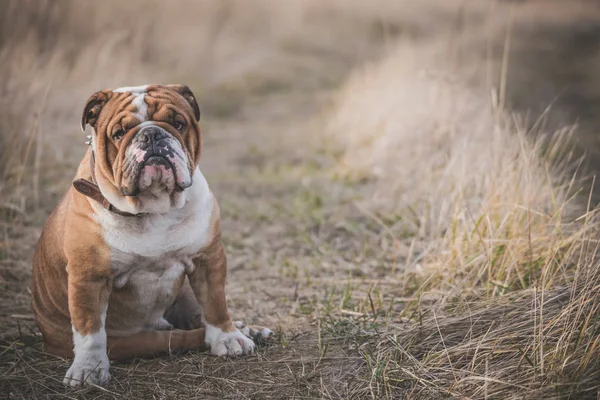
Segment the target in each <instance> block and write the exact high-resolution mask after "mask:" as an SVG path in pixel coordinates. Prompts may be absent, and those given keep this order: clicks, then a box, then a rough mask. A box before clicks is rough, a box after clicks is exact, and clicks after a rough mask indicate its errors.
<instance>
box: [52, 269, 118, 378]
mask: <svg viewBox="0 0 600 400" xmlns="http://www.w3.org/2000/svg"><path fill="white" fill-rule="evenodd" d="M102 271H103V269H101V268H97V266H94V265H90V264H89V261H87V262H85V261H77V262H71V261H69V263H68V265H67V273H68V275H69V279H68V297H69V314H70V316H71V325H72V329H73V345H74V353H75V358H74V360H73V363H72V364H71V367H70V368H69V370H68V371H67V374H66V375H65V379H64V380H63V383H65V384H67V385H71V386H80V385H82V384H83V383H93V384H97V385H102V384H104V383H106V382H107V381H108V379H109V377H110V374H109V368H110V363H109V361H108V356H107V353H106V330H105V320H106V310H107V307H108V297H109V294H110V284H111V278H110V274H108V273H103V272H102Z"/></svg>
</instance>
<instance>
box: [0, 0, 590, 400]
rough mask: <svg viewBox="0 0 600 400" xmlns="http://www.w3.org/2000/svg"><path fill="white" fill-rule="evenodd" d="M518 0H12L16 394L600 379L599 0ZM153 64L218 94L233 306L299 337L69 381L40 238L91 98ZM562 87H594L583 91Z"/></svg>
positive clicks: (8, 274) (6, 321)
mask: <svg viewBox="0 0 600 400" xmlns="http://www.w3.org/2000/svg"><path fill="white" fill-rule="evenodd" d="M511 3H512V2H496V1H485V2H484V1H476V0H456V1H455V0H448V1H446V0H444V1H441V0H426V1H420V2H408V1H406V2H405V1H394V0H379V1H375V2H365V1H360V0H330V1H327V2H324V1H319V0H294V1H286V2H285V6H282V4H283V2H281V1H277V0H228V1H224V0H206V1H202V2H199V1H193V0H181V1H179V2H177V6H173V5H172V4H171V3H169V4H166V3H165V2H163V1H158V0H133V1H126V2H124V1H113V0H111V1H107V2H103V3H102V5H99V3H98V2H84V1H77V0H61V1H60V2H58V1H44V0H26V1H23V0H8V1H7V2H6V7H4V8H3V9H2V10H0V68H1V69H2V74H0V89H1V90H2V92H3V93H4V94H5V96H4V97H3V99H2V100H0V234H1V238H0V240H1V241H0V302H1V304H2V306H1V307H0V323H1V325H2V328H1V329H0V375H1V376H0V393H2V394H6V393H8V396H10V397H11V398H44V397H46V398H60V397H73V396H75V397H77V396H85V397H86V398H88V397H89V398H118V397H130V398H131V397H134V398H135V397H140V398H151V397H155V398H177V397H178V396H179V397H181V398H194V397H197V398H211V396H212V397H214V398H257V397H260V398H319V397H321V398H382V397H383V398H385V397H387V398H402V397H407V398H436V399H437V398H444V397H448V398H482V399H484V398H498V399H508V398H533V397H535V398H557V399H558V398H569V397H570V398H577V399H579V398H593V397H594V396H595V394H596V391H597V389H598V384H597V382H598V379H599V378H600V377H599V376H598V373H599V370H598V365H597V362H596V361H595V360H596V358H597V357H598V353H599V351H598V350H599V349H598V344H597V334H598V328H597V322H596V321H597V315H598V302H597V296H596V294H597V292H598V289H599V286H600V274H598V273H597V272H596V271H597V270H598V268H597V264H598V260H597V257H596V241H597V236H596V233H595V231H596V226H597V221H596V220H597V218H596V212H595V210H594V207H593V203H590V202H588V193H589V192H588V191H587V189H582V188H587V187H588V186H589V185H588V184H589V182H587V181H585V180H584V179H583V178H584V175H583V171H582V170H581V169H580V168H579V165H580V160H581V158H580V156H581V153H580V152H577V151H574V149H575V147H576V141H574V140H572V139H573V138H578V137H579V136H578V135H580V134H579V133H578V132H581V130H579V131H578V130H575V129H574V128H572V127H571V125H572V122H573V118H572V117H573V116H575V115H579V114H577V113H578V112H579V110H580V107H579V106H581V107H584V106H588V107H592V106H593V105H594V104H595V103H594V101H593V97H594V96H596V95H597V93H600V90H598V89H597V88H595V86H594V85H593V84H592V83H593V79H592V78H593V77H594V76H595V74H596V69H595V68H592V67H590V66H594V65H597V61H598V60H600V57H598V56H597V54H596V53H594V52H593V51H592V50H591V49H592V44H593V43H592V42H593V40H592V39H589V37H591V36H593V32H595V30H594V29H596V27H597V26H598V25H600V23H598V20H599V19H598V18H597V15H598V14H597V12H596V11H597V6H596V5H595V4H594V3H593V2H586V1H578V2H576V3H570V4H569V6H565V3H561V2H560V1H547V2H544V5H543V6H540V4H541V3H539V2H538V1H528V2H525V3H523V4H521V3H519V4H518V5H515V6H514V7H515V8H512V9H511V6H510V4H511ZM515 4H516V3H515ZM509 27H510V29H509ZM571 30H574V31H576V34H573V35H574V36H570V35H571V34H570V33H569V32H570V31H571ZM588 31H589V32H588ZM507 32H509V33H510V35H507ZM586 35H587V36H586ZM590 35H591V36H590ZM572 37H575V38H576V40H577V43H578V44H580V51H579V52H577V50H576V49H574V47H577V48H579V47H578V46H574V45H573V43H572ZM555 38H558V39H560V40H554V39H555ZM578 38H584V39H585V38H588V39H589V40H588V39H586V40H583V39H581V40H579V39H578ZM588 42H589V43H588ZM556 43H560V46H559V45H555V44H556ZM590 43H591V44H590ZM584 53H585V55H584V56H583V55H582V54H584ZM557 54H559V56H557ZM382 55H384V56H383V57H381V56H382ZM539 55H542V56H543V57H546V58H547V59H548V61H546V62H545V64H544V65H543V67H544V68H541V67H540V66H539V65H538V64H535V63H533V62H534V61H535V60H536V57H538V56H539ZM544 59H545V58H544ZM559 59H564V60H569V61H571V60H577V62H558V60H559ZM532 65H533V66H532ZM592 70H593V71H592ZM350 71H353V73H352V74H351V75H350V77H349V78H348V79H346V77H347V75H348V74H349V72H350ZM148 82H186V83H188V84H190V85H191V86H192V87H193V88H194V90H195V92H196V94H197V96H198V97H199V99H200V103H201V106H202V110H203V119H204V121H203V124H204V125H203V128H204V131H205V140H206V142H207V143H206V148H207V152H206V155H205V159H204V160H203V164H202V165H203V169H204V171H205V174H206V175H207V176H208V177H209V178H210V179H209V180H210V181H211V186H212V187H213V188H214V189H215V190H216V193H217V195H218V197H219V198H220V203H221V207H222V209H223V215H224V221H223V222H224V230H225V234H224V237H225V242H226V246H227V252H228V255H229V264H230V271H231V273H230V276H231V278H230V279H231V280H230V283H229V301H230V307H231V310H232V313H233V314H234V315H239V316H241V317H242V318H246V319H250V320H249V321H248V322H255V323H265V324H270V325H273V326H275V327H278V328H279V331H280V332H281V334H280V337H279V340H278V342H277V343H276V344H275V345H274V346H272V347H268V348H261V350H260V353H259V355H258V356H256V357H251V358H248V359H244V360H237V361H227V360H217V359H212V358H209V357H206V356H205V355H201V354H197V353H194V352H192V353H188V354H186V355H180V356H169V357H162V358H157V359H153V360H135V361H132V362H129V363H118V364H115V365H114V366H113V367H112V372H113V380H112V382H111V383H110V385H109V386H108V387H107V388H106V390H100V389H93V388H91V389H82V390H81V391H78V392H73V391H69V389H66V388H64V387H63V386H62V384H61V383H60V376H61V374H62V373H63V372H64V370H65V369H66V368H67V366H68V362H67V361H65V360H60V359H56V358H53V357H49V356H47V355H45V354H43V352H42V351H41V347H40V342H39V336H38V335H37V333H36V330H35V327H34V325H33V324H32V322H31V312H30V308H29V294H28V292H27V287H28V284H29V277H30V276H29V269H30V261H29V260H30V257H31V253H32V248H33V245H34V243H35V240H36V239H37V235H39V231H40V228H41V226H42V225H43V222H44V219H45V217H46V215H47V213H48V212H49V211H50V210H51V209H52V207H53V206H54V205H55V204H56V202H57V201H58V197H59V196H60V195H61V194H62V193H63V192H64V189H65V188H66V187H67V186H68V185H69V182H70V178H71V176H72V173H73V171H74V168H75V165H76V164H77V163H78V162H79V160H80V158H81V155H82V154H83V151H84V150H85V148H84V146H83V144H80V143H82V138H83V135H82V134H81V133H80V132H79V129H78V120H79V117H80V115H79V112H80V108H81V106H82V104H83V103H84V102H85V100H86V99H87V97H88V96H89V95H90V93H92V92H93V91H95V90H98V89H101V88H105V87H118V86H122V85H135V84H144V83H148ZM342 83H343V85H342ZM340 85H342V87H341V88H340V89H338V87H339V86H340ZM565 85H571V86H575V89H576V90H575V94H581V95H582V97H584V98H585V99H587V98H590V99H592V100H589V101H587V100H585V99H584V100H582V99H578V100H577V101H568V104H561V103H564V102H563V101H562V100H561V99H559V100H556V98H555V97H556V95H557V94H560V93H561V91H562V90H564V86H565ZM571 86H569V87H571ZM525 88H526V90H525ZM492 89H493V90H492ZM331 98H333V107H329V108H328V107H325V105H327V104H328V101H329V100H330V99H331ZM568 99H571V100H572V98H568ZM549 103H552V104H553V105H554V106H555V107H554V108H549V109H547V110H546V111H545V112H543V115H542V116H541V117H540V118H537V115H539V114H540V112H539V110H545V108H546V107H547V106H548V104H549ZM559 106H560V107H559ZM529 109H534V110H538V111H537V114H535V113H533V114H531V115H533V116H534V117H531V115H529V116H527V115H526V113H521V111H527V110H529ZM323 110H325V111H324V112H323ZM513 111H519V112H520V113H518V114H516V113H513ZM319 113H320V114H319ZM317 115H319V116H320V117H324V121H323V118H314V117H315V116H317ZM523 115H525V116H523ZM586 122H587V123H588V127H589V126H593V125H594V121H592V120H590V119H588V120H587V121H581V125H582V126H584V127H585V126H586V125H585V124H586ZM556 127H558V129H556ZM315 132H317V133H319V134H315ZM590 137H591V136H590ZM584 142H585V143H587V144H590V143H595V142H594V141H593V140H592V139H589V137H587V136H586V137H584ZM73 143H76V145H73ZM599 148H600V147H599ZM208 149H210V151H208ZM590 150H591V152H592V153H593V152H594V151H596V150H595V149H594V148H591V149H590ZM574 171H576V174H575V175H574ZM331 172H333V175H334V176H333V179H332V177H331ZM0 397H1V396H0Z"/></svg>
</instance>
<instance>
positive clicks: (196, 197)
mask: <svg viewBox="0 0 600 400" xmlns="http://www.w3.org/2000/svg"><path fill="white" fill-rule="evenodd" d="M188 191H189V192H188V193H187V198H186V203H185V205H184V206H183V207H182V208H180V209H174V210H171V211H169V212H168V213H165V214H152V215H143V216H139V217H138V216H120V215H115V214H114V213H110V212H109V211H106V210H104V209H103V208H96V209H95V211H96V214H95V218H96V220H97V221H98V222H99V223H100V225H101V226H102V228H103V230H104V232H103V233H104V240H105V241H106V243H107V245H108V246H109V247H110V249H111V257H112V269H113V277H114V286H115V287H117V288H120V287H123V286H125V284H127V283H128V282H130V283H131V284H135V285H136V286H138V285H139V286H142V287H144V289H148V291H150V292H151V291H152V288H155V287H156V285H157V284H161V285H166V286H171V284H172V282H173V281H176V280H178V279H180V277H181V275H182V274H183V273H184V272H185V270H187V269H189V268H191V267H192V266H191V258H192V257H193V256H194V255H196V254H197V253H198V252H199V251H200V249H202V248H203V247H205V246H206V245H207V244H208V243H209V241H210V240H211V239H212V238H211V237H210V235H211V229H212V227H211V216H212V213H213V207H214V203H213V195H212V193H211V192H210V190H209V188H208V184H207V183H206V180H205V179H204V176H203V175H202V174H201V173H200V172H199V170H197V171H196V173H195V174H194V184H193V185H192V187H190V188H189V189H188ZM157 282H158V283H157Z"/></svg>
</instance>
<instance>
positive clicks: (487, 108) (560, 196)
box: [325, 20, 600, 399]
mask: <svg viewBox="0 0 600 400" xmlns="http://www.w3.org/2000/svg"><path fill="white" fill-rule="evenodd" d="M512 22H513V23H518V20H516V21H512ZM508 32H509V34H508V35H507V36H505V42H504V43H505V45H506V46H510V36H509V35H510V30H509V31H508ZM497 39H498V38H497V36H494V40H496V41H497ZM459 42H460V40H458V39H457V41H456V43H454V44H453V46H450V47H445V46H444V47H440V46H439V44H438V43H434V45H433V46H432V45H430V46H422V45H421V46H416V45H415V44H414V43H413V42H407V41H401V42H400V44H399V46H398V48H397V49H395V50H393V51H392V52H391V54H390V55H389V56H387V57H385V58H384V59H383V60H381V61H379V62H376V63H374V64H372V65H369V66H367V67H365V68H362V69H361V70H359V71H357V73H355V74H354V75H353V76H352V77H351V78H350V80H349V81H348V83H347V84H346V85H345V87H344V88H343V89H342V91H341V92H340V94H339V96H338V97H337V98H336V104H335V107H334V111H333V113H332V114H331V115H330V116H328V117H327V118H326V120H327V127H326V129H325V139H326V144H327V149H328V152H329V153H330V154H331V155H332V156H333V172H334V173H335V175H336V176H338V178H343V179H347V180H350V181H351V182H357V181H360V180H367V181H371V182H373V186H372V191H371V192H370V193H369V195H368V196H364V197H363V198H362V199H360V200H359V203H358V204H359V205H360V207H361V208H362V209H364V210H366V211H365V212H366V213H367V214H368V215H371V216H372V218H374V219H375V220H376V221H378V223H380V224H381V226H382V227H383V229H385V230H386V231H387V233H388V235H389V237H390V239H391V240H392V242H395V243H396V245H395V246H393V248H394V249H395V252H396V254H397V255H398V256H399V257H400V258H401V259H403V261H405V262H403V263H402V264H401V265H400V266H398V269H399V271H398V272H397V273H396V274H397V275H396V276H399V277H400V282H399V284H400V285H401V287H400V289H399V292H400V293H402V295H404V296H410V297H413V298H414V299H412V300H408V301H407V303H406V307H405V308H404V310H403V311H402V313H401V315H402V316H403V317H406V318H407V319H408V320H409V321H417V322H419V323H418V324H416V325H413V326H409V327H408V328H403V329H396V330H395V329H391V332H388V333H386V334H384V335H383V337H382V338H381V339H379V341H376V343H377V344H376V347H375V349H371V350H370V351H365V357H366V359H367V360H368V365H369V366H370V371H371V372H372V374H371V376H372V383H373V385H374V387H375V389H374V391H373V393H374V394H375V395H376V396H386V397H391V393H392V389H393V388H394V387H397V386H404V385H406V382H407V380H409V381H410V380H414V382H413V383H414V385H415V386H413V389H412V390H411V392H410V395H409V397H411V398H412V397H415V398H421V397H424V398H440V397H445V396H456V397H458V398H499V399H500V398H501V399H508V398H564V397H572V398H583V397H585V396H595V394H596V391H597V389H598V388H597V378H598V374H599V372H600V371H599V369H598V366H597V363H596V362H595V361H594V360H595V359H596V358H597V356H598V351H599V350H600V348H599V347H598V343H597V337H596V335H597V332H598V328H597V323H596V319H597V312H598V302H597V296H596V295H595V293H596V291H597V289H598V286H597V285H598V276H599V274H598V272H597V267H596V264H597V258H596V242H597V235H596V233H595V230H596V228H595V227H596V220H597V218H596V217H595V214H596V212H595V210H592V209H590V203H589V202H587V207H586V201H588V200H589V199H591V195H590V197H589V198H588V195H586V194H584V195H583V196H577V195H578V194H581V191H582V187H583V186H582V183H583V181H582V180H581V178H580V177H579V176H577V175H575V176H574V175H572V171H573V170H577V168H576V166H577V165H579V161H578V160H577V159H573V150H574V147H573V142H572V140H571V139H572V130H573V129H572V128H571V127H566V128H564V129H561V130H558V131H555V132H550V133H549V134H548V133H545V132H544V130H545V129H547V128H546V125H545V122H546V118H547V115H541V116H540V117H539V118H537V119H534V121H529V122H528V123H524V122H523V121H522V119H521V118H519V117H517V116H513V115H511V114H510V113H509V112H506V111H505V110H504V106H505V105H506V83H507V82H506V79H507V76H508V75H510V73H509V71H508V70H507V63H505V62H503V60H505V58H506V57H508V53H509V51H506V52H503V53H502V58H500V59H499V60H498V59H496V58H494V56H493V54H492V53H488V55H489V56H490V57H491V58H490V59H489V60H487V59H479V60H478V62H466V63H465V61H473V60H476V59H477V58H476V57H474V56H473V54H472V53H473V52H474V51H473V50H471V51H468V50H465V47H464V46H463V45H462V44H461V43H459ZM466 43H468V45H469V46H472V45H473V43H474V42H473V39H472V38H471V37H469V38H467V40H466ZM460 52H464V54H463V55H462V57H459V58H453V57H450V58H449V57H448V54H449V53H450V54H454V53H460ZM490 65H491V66H492V67H491V68H490ZM495 70H498V71H499V72H500V73H502V76H500V77H499V78H497V77H495V76H489V74H490V73H493V72H494V71H495ZM495 82H499V87H494V86H493V85H494V83H495ZM486 83H487V85H486ZM508 84H509V85H510V84H511V82H508ZM490 94H491V96H490ZM365 110H369V112H365ZM549 112H550V113H551V112H552V111H549ZM565 123H566V121H565ZM574 166H575V168H574ZM578 172H579V174H581V171H578ZM388 247H389V246H388ZM373 314H376V313H375V310H374V312H373Z"/></svg>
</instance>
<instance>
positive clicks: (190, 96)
mask: <svg viewBox="0 0 600 400" xmlns="http://www.w3.org/2000/svg"><path fill="white" fill-rule="evenodd" d="M167 87H168V88H169V89H172V90H174V91H176V92H177V93H179V94H180V95H181V96H182V97H183V98H184V99H185V100H186V101H187V102H188V103H189V105H190V106H191V107H192V110H194V117H196V122H198V121H200V107H199V106H198V102H197V101H196V96H194V93H192V89H190V88H189V86H187V85H167Z"/></svg>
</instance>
